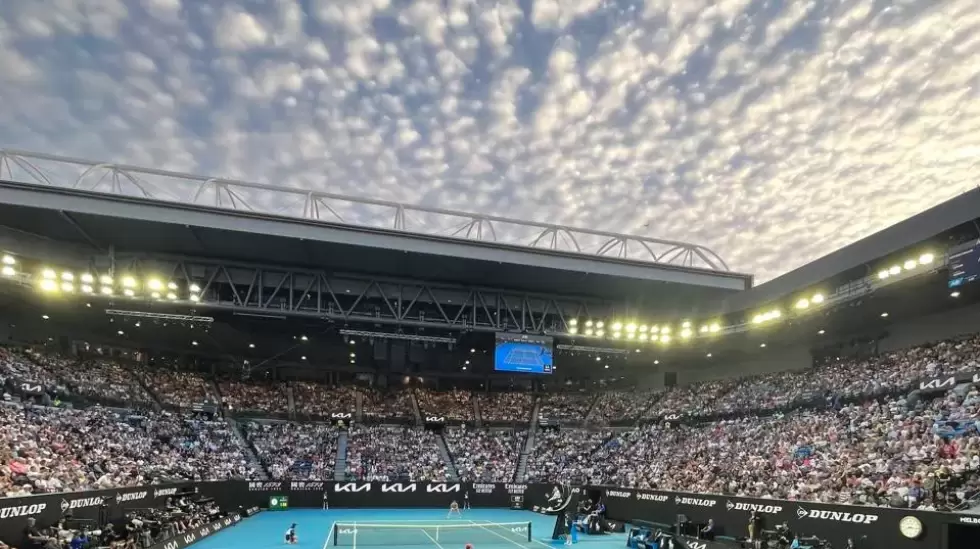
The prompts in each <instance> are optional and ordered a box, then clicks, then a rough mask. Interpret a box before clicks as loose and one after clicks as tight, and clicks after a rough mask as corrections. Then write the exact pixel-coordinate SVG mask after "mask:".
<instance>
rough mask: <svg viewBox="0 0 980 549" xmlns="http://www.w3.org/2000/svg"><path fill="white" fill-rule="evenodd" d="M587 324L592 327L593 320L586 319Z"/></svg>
mask: <svg viewBox="0 0 980 549" xmlns="http://www.w3.org/2000/svg"><path fill="white" fill-rule="evenodd" d="M585 326H586V327H587V328H591V327H592V320H586V321H585Z"/></svg>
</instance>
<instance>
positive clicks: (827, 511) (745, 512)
mask: <svg viewBox="0 0 980 549" xmlns="http://www.w3.org/2000/svg"><path fill="white" fill-rule="evenodd" d="M586 491H588V492H590V493H592V494H598V495H601V497H602V499H603V501H604V502H605V504H606V512H607V515H608V517H609V518H611V519H616V520H621V521H629V520H633V519H639V520H645V521H650V522H657V523H663V524H671V525H673V524H675V523H676V521H677V516H678V515H684V516H686V517H687V518H688V520H689V521H690V522H691V523H692V527H693V528H700V527H701V526H704V524H706V523H707V522H708V520H709V519H711V520H714V523H715V532H716V535H719V536H731V537H734V538H745V537H747V536H748V525H749V519H750V517H751V515H752V513H753V512H755V513H756V514H757V515H758V516H759V517H760V518H761V520H762V525H761V526H762V529H764V530H773V529H774V528H775V526H776V525H777V524H782V523H784V522H785V523H786V524H787V525H788V526H789V529H790V530H791V531H792V532H794V533H797V534H800V535H802V536H817V537H819V538H821V539H826V540H829V541H830V542H831V543H832V544H833V546H834V547H845V546H846V543H847V540H848V539H852V540H854V542H855V543H856V544H857V547H887V548H889V549H942V547H943V537H944V535H945V524H948V523H956V522H957V521H958V520H959V518H960V515H957V514H954V513H940V512H935V511H914V510H910V509H894V508H890V507H870V506H864V505H827V504H822V503H810V502H805V501H787V500H777V499H751V498H740V497H730V496H723V495H710V494H684V493H677V492H660V491H654V490H637V489H632V488H613V487H591V488H586ZM903 521H904V522H903ZM910 525H911V527H910ZM917 525H918V526H921V528H918V526H917ZM691 533H692V534H693V533H694V532H693V531H692V532H691ZM862 538H865V539H866V540H865V541H863V542H862V541H860V540H862Z"/></svg>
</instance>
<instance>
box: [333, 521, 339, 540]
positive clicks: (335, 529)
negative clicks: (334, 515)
mask: <svg viewBox="0 0 980 549" xmlns="http://www.w3.org/2000/svg"><path fill="white" fill-rule="evenodd" d="M339 530H340V528H339V527H338V526H337V523H336V522H335V523H333V544H334V545H337V531H339Z"/></svg>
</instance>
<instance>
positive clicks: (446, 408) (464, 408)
mask: <svg viewBox="0 0 980 549" xmlns="http://www.w3.org/2000/svg"><path fill="white" fill-rule="evenodd" d="M416 396H417V398H418V402H419V408H420V411H421V412H422V414H424V415H439V416H442V417H445V418H446V419H448V420H452V421H472V420H473V402H472V400H471V399H470V393H469V391H460V390H452V391H433V390H431V389H418V390H417V391H416Z"/></svg>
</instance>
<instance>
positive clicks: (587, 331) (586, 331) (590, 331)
mask: <svg viewBox="0 0 980 549" xmlns="http://www.w3.org/2000/svg"><path fill="white" fill-rule="evenodd" d="M592 333H593V332H592V328H586V329H585V335H587V336H590V335H592Z"/></svg>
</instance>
